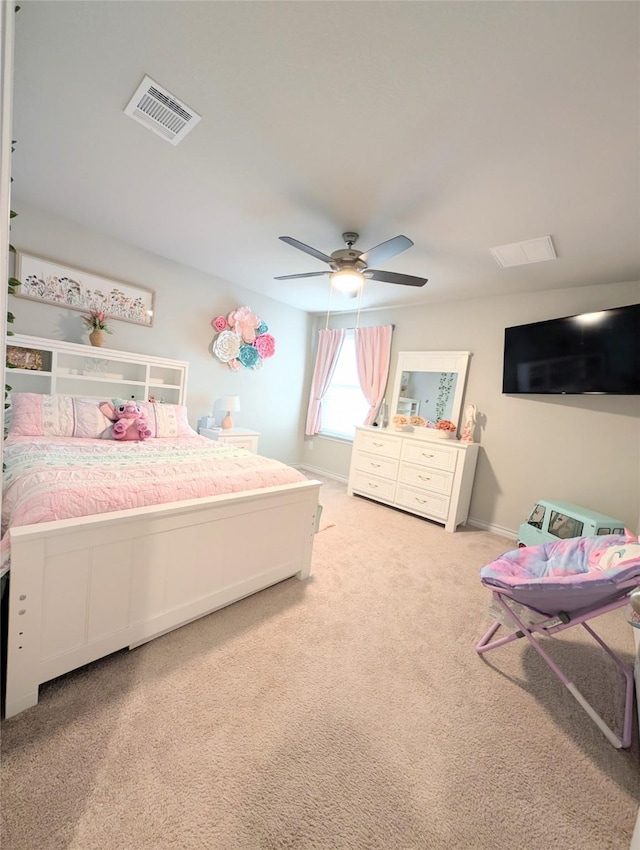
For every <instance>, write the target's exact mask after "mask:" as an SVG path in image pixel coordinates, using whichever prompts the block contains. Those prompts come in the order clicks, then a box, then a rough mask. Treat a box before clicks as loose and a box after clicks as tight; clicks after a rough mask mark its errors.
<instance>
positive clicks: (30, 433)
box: [7, 393, 197, 439]
mask: <svg viewBox="0 0 640 850" xmlns="http://www.w3.org/2000/svg"><path fill="white" fill-rule="evenodd" d="M104 400H105V399H95V398H78V397H76V396H70V395H42V394H41V393H12V394H11V410H10V411H7V413H9V416H8V417H7V419H8V420H9V421H10V425H9V434H11V435H12V436H16V437H90V438H91V439H103V438H105V437H106V438H109V437H110V436H111V430H110V429H111V425H112V424H113V423H112V422H111V420H110V419H108V418H107V417H106V416H105V415H104V414H103V413H101V411H100V409H99V405H100V403H101V401H104ZM137 404H139V405H140V407H141V408H143V409H144V410H145V412H146V414H147V423H148V425H149V428H150V429H151V436H152V437H159V438H162V437H195V436H197V432H196V431H194V430H193V428H191V426H190V425H189V421H188V419H187V408H186V407H185V406H184V405H183V404H157V403H153V402H149V401H139V402H137Z"/></svg>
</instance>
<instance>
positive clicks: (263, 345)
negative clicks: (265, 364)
mask: <svg viewBox="0 0 640 850" xmlns="http://www.w3.org/2000/svg"><path fill="white" fill-rule="evenodd" d="M255 347H256V348H257V349H258V354H259V355H260V357H261V359H262V360H264V359H265V358H267V357H273V355H274V354H275V352H276V341H275V339H274V338H273V337H272V336H271V334H260V336H258V337H256V341H255Z"/></svg>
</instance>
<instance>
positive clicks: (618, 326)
mask: <svg viewBox="0 0 640 850" xmlns="http://www.w3.org/2000/svg"><path fill="white" fill-rule="evenodd" d="M502 392H503V393H554V394H567V395H569V394H582V393H599V394H609V393H612V394H616V395H639V394H640V304H632V305H630V306H628V307H615V308H614V309H612V310H601V311H599V312H597V313H582V314H580V315H578V316H567V317H565V318H562V319H550V320H548V321H546V322H534V323H532V324H529V325H518V326H516V327H512V328H505V332H504V370H503V375H502Z"/></svg>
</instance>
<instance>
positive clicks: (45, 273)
mask: <svg viewBox="0 0 640 850" xmlns="http://www.w3.org/2000/svg"><path fill="white" fill-rule="evenodd" d="M16 277H17V278H18V280H20V281H21V282H22V285H21V286H20V287H19V289H18V290H17V291H16V297H17V298H28V299H31V300H32V301H42V302H43V303H45V304H54V305H55V306H56V307H66V308H67V309H69V310H81V311H83V312H85V311H87V310H89V311H90V310H99V311H100V312H102V313H104V314H105V316H106V317H107V318H110V319H118V320H119V321H122V322H133V323H134V324H137V325H145V326H146V327H149V328H150V327H152V326H153V311H154V299H155V293H154V292H153V290H151V289H147V288H146V287H144V286H138V285H137V284H132V283H121V282H120V281H117V280H111V279H110V278H106V277H102V276H101V275H97V274H94V273H92V272H86V271H81V270H80V269H74V268H71V267H69V266H64V265H62V264H60V263H56V262H54V261H52V260H45V259H43V258H42V257H35V256H32V255H31V254H25V253H24V252H22V251H18V252H17V263H16Z"/></svg>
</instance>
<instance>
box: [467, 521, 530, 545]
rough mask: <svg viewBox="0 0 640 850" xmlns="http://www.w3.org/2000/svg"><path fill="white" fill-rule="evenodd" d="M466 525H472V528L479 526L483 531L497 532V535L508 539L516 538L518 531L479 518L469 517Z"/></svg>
mask: <svg viewBox="0 0 640 850" xmlns="http://www.w3.org/2000/svg"><path fill="white" fill-rule="evenodd" d="M467 525H472V526H473V527H474V528H481V529H482V530H483V531H490V532H491V533H492V534H497V535H498V536H499V537H508V538H509V539H510V540H517V539H518V532H517V531H514V530H513V529H511V528H504V527H503V526H501V525H494V524H493V523H492V522H484V521H483V520H481V519H473V517H469V519H468V520H467Z"/></svg>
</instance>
